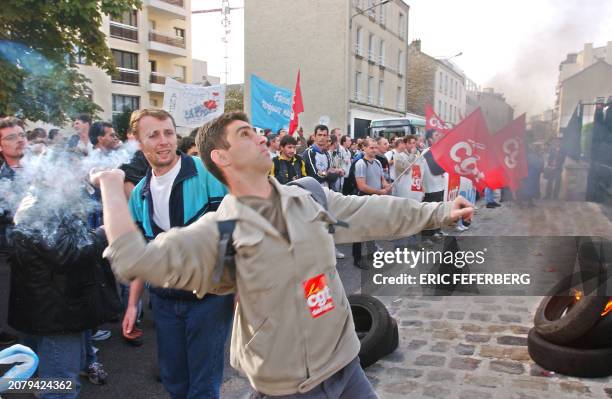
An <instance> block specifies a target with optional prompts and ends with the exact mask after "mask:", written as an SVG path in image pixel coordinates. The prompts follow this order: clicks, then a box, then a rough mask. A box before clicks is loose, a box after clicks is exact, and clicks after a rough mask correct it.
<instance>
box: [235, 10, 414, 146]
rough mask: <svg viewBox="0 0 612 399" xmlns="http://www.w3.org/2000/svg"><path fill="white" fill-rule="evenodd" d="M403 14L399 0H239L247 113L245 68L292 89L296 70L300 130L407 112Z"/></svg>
mask: <svg viewBox="0 0 612 399" xmlns="http://www.w3.org/2000/svg"><path fill="white" fill-rule="evenodd" d="M408 15H409V7H408V5H407V4H405V3H404V2H403V1H402V0H378V1H374V0H367V1H365V0H292V1H285V0H249V1H247V2H245V32H244V33H245V99H246V101H245V106H246V110H247V112H250V86H249V81H250V79H249V78H250V75H251V74H255V75H257V76H259V77H261V78H263V79H265V80H268V81H270V82H272V83H274V84H276V85H279V86H282V87H286V88H289V89H291V90H293V88H294V86H295V78H296V75H297V71H298V69H300V70H301V89H302V98H303V101H304V108H305V111H304V113H303V114H301V115H300V124H301V125H302V126H303V127H304V130H305V131H306V132H311V131H312V129H313V128H314V126H315V125H316V124H318V123H320V122H324V123H326V124H328V125H329V126H330V127H332V128H333V127H339V128H341V129H343V130H344V131H345V132H347V133H350V134H351V135H352V136H357V137H359V136H364V135H366V134H367V127H368V126H369V124H370V121H371V120H373V119H384V118H391V117H402V116H405V114H406V101H405V96H406V57H407V53H408V51H407V50H408V46H407V32H408Z"/></svg>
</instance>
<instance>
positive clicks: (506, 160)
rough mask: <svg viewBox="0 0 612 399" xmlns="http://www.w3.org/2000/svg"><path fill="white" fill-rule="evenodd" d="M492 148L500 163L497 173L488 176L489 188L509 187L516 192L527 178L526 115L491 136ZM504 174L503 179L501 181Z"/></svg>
mask: <svg viewBox="0 0 612 399" xmlns="http://www.w3.org/2000/svg"><path fill="white" fill-rule="evenodd" d="M491 148H492V149H493V152H494V153H495V156H496V157H497V159H498V160H499V161H500V162H499V166H498V169H497V170H495V173H489V174H488V175H487V177H486V181H487V186H488V187H489V188H492V189H495V188H502V187H506V186H507V187H509V188H510V190H512V191H516V190H517V189H518V188H519V187H520V185H521V180H522V179H523V178H524V177H525V176H527V154H526V150H525V114H522V115H521V116H519V117H518V118H516V119H515V120H513V121H512V122H510V123H509V124H508V125H507V126H505V127H504V128H503V129H501V130H500V131H499V132H497V133H495V134H494V135H493V136H491ZM502 173H503V178H502V179H501V180H500V179H499V177H500V175H502Z"/></svg>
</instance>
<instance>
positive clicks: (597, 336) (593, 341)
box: [570, 313, 612, 349]
mask: <svg viewBox="0 0 612 399" xmlns="http://www.w3.org/2000/svg"><path fill="white" fill-rule="evenodd" d="M570 346H572V347H575V348H586V349H601V348H612V313H608V314H606V315H605V316H602V317H601V320H599V321H598V322H597V323H595V325H594V326H593V327H592V328H591V329H590V330H589V331H588V332H587V333H586V334H584V335H583V336H582V337H580V338H578V339H577V340H575V341H573V342H572V343H571V344H570Z"/></svg>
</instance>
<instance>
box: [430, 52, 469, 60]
mask: <svg viewBox="0 0 612 399" xmlns="http://www.w3.org/2000/svg"><path fill="white" fill-rule="evenodd" d="M462 55H463V51H460V52H458V53H457V54H455V55H452V56H450V57H435V58H436V59H438V60H440V61H449V60H452V59H453V58H455V57H459V56H462Z"/></svg>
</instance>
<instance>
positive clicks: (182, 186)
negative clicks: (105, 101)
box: [123, 109, 234, 398]
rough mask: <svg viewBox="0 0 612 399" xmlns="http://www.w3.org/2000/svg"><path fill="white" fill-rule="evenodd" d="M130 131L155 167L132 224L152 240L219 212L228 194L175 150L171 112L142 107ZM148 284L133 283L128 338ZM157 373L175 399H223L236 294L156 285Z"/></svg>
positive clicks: (133, 207) (133, 208)
mask: <svg viewBox="0 0 612 399" xmlns="http://www.w3.org/2000/svg"><path fill="white" fill-rule="evenodd" d="M130 130H131V131H132V132H133V133H134V135H135V136H136V137H137V139H138V141H139V142H140V145H141V150H142V152H143V154H144V156H145V158H146V159H147V161H148V163H149V164H150V165H151V169H149V171H148V172H147V175H146V177H145V178H144V179H142V180H141V181H140V183H138V185H136V187H135V188H134V190H133V191H132V194H131V196H130V200H129V206H130V212H131V214H132V218H133V219H134V220H135V221H136V223H137V225H138V226H139V227H140V229H141V230H142V232H143V234H144V236H145V237H146V239H148V240H153V239H154V238H155V237H156V236H157V235H158V234H159V233H161V232H163V231H167V230H169V229H171V228H173V227H183V226H187V225H189V224H191V223H192V222H194V221H196V220H198V219H199V218H200V217H201V216H202V215H204V214H205V213H207V212H211V211H215V210H216V209H217V207H218V206H219V204H220V203H221V200H222V199H223V197H224V196H225V194H226V193H227V189H226V188H225V186H223V185H222V184H221V183H220V182H219V180H217V179H216V178H215V177H214V176H213V175H212V174H210V173H209V172H208V170H206V168H205V167H204V164H203V163H202V161H201V160H200V158H197V157H191V156H188V155H185V154H182V153H178V152H177V136H176V126H175V124H174V119H173V118H172V116H171V115H170V114H169V113H167V112H166V111H163V110H159V109H143V110H139V111H135V112H134V113H133V114H132V117H131V119H130ZM143 287H144V282H143V281H142V280H139V279H137V280H134V281H133V282H132V283H131V285H130V297H129V301H128V305H127V309H126V313H125V316H124V319H123V334H124V335H125V336H126V337H128V338H129V337H130V336H131V335H132V334H133V330H134V324H135V322H136V318H137V314H138V300H139V299H140V296H141V294H142V291H143ZM150 292H151V302H152V304H153V314H154V317H155V323H156V325H155V326H156V330H157V346H158V347H157V349H158V358H159V366H160V374H161V379H162V383H163V384H164V388H165V389H166V390H167V391H168V392H169V393H170V396H171V397H172V398H218V397H219V395H220V387H221V383H222V377H223V351H224V346H225V341H226V339H227V336H228V333H229V331H230V327H231V323H232V314H233V305H234V298H233V295H226V296H217V295H211V294H209V295H206V296H204V298H202V299H198V298H197V297H196V295H194V294H193V293H192V292H190V291H181V290H175V289H167V288H164V287H151V289H150Z"/></svg>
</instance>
